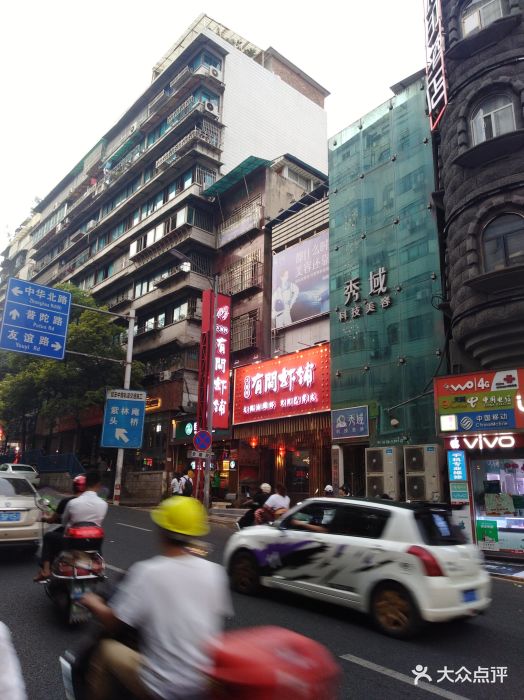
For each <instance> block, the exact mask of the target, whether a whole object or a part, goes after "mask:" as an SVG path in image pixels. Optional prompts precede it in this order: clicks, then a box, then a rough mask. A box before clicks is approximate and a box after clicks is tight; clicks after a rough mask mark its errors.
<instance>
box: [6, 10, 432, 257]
mask: <svg viewBox="0 0 524 700" xmlns="http://www.w3.org/2000/svg"><path fill="white" fill-rule="evenodd" d="M201 12H204V13H206V14H208V15H210V16H211V17H212V18H213V19H215V20H217V21H218V22H220V23H222V24H224V25H226V26H227V27H229V28H230V29H232V30H233V31H235V32H237V34H240V35H242V36H244V37H245V38H246V39H248V40H249V41H251V42H253V43H254V44H256V45H257V46H259V47H260V48H262V49H266V48H268V47H269V46H273V47H274V48H275V49H277V51H279V52H280V53H282V54H283V55H284V56H286V58H288V59H289V60H290V61H292V62H293V63H295V64H296V65H297V66H299V67H300V68H301V69H302V70H304V71H305V72H306V73H308V74H309V75H310V76H311V77H312V78H314V79H315V80H316V81H317V82H319V83H320V84H321V85H322V86H324V87H325V88H326V89H327V90H329V91H330V92H331V96H330V97H329V98H328V99H327V101H326V109H327V114H328V136H332V135H333V134H335V133H337V132H338V131H340V130H341V129H343V128H344V127H345V126H347V125H348V124H350V123H352V122H353V121H355V120H356V119H358V118H359V117H360V116H362V115H363V114H365V113H366V112H368V111H370V110H371V109H373V108H374V107H376V106H377V105H378V104H380V103H381V102H384V101H385V100H387V99H388V97H389V96H390V94H391V93H390V90H389V86H391V85H393V84H395V83H396V82H398V81H399V80H401V79H402V78H405V77H407V76H408V75H411V74H412V73H414V72H415V71H417V70H418V69H420V68H422V67H423V65H424V26H423V0H367V1H366V0H364V1H363V0H345V1H344V0H324V1H323V2H318V1H315V2H313V1H311V0H300V1H298V2H297V1H296V0H263V1H262V2H257V3H251V2H246V1H245V0H243V1H240V0H214V2H203V3H202V4H201V5H199V3H198V2H191V1H190V0H188V1H187V2H184V1H183V0H152V1H151V2H144V1H143V0H90V2H85V3H84V2H82V3H81V2H75V1H71V0H15V2H10V1H9V0H5V1H4V2H2V3H1V5H0V66H1V69H0V70H1V74H0V77H1V83H0V85H1V94H2V108H1V109H0V127H1V134H2V156H1V168H0V171H1V174H0V177H1V195H0V246H1V247H0V252H1V251H2V250H3V249H4V247H5V245H7V242H8V239H7V234H8V233H9V232H11V233H14V230H15V229H16V227H17V226H18V225H19V224H20V223H21V222H22V221H23V219H24V218H25V217H26V216H27V215H28V214H29V211H30V208H31V205H32V204H33V202H34V199H35V197H40V198H43V197H44V196H45V195H46V194H47V193H48V192H49V191H50V190H51V189H52V187H53V186H54V185H55V184H57V182H58V181H59V180H60V179H61V178H62V177H63V176H64V175H65V174H66V173H67V172H68V171H69V170H70V169H71V168H72V167H73V166H74V165H75V164H76V163H77V162H78V161H79V160H80V159H81V158H82V157H83V156H84V155H85V154H86V153H87V152H88V151H89V150H90V148H91V147H92V146H93V145H94V144H95V143H96V142H97V141H98V140H99V139H100V138H101V136H102V135H103V134H104V133H105V132H106V131H108V130H109V128H110V127H111V126H112V125H113V123H114V122H115V121H116V120H117V118H118V117H120V116H121V115H122V114H123V113H124V112H125V111H126V109H127V108H128V107H129V106H130V105H131V103H132V102H133V101H134V100H135V99H136V98H137V97H138V96H139V94H140V93H141V92H142V91H143V90H144V89H145V88H146V87H147V86H148V84H149V83H150V81H151V69H152V67H153V65H154V64H155V63H156V62H157V61H158V59H159V58H160V57H161V56H162V55H163V54H164V53H165V52H166V51H167V50H168V49H169V48H170V46H171V45H172V44H173V43H174V41H175V40H176V39H177V38H178V37H179V36H180V35H181V34H182V33H183V31H184V30H185V29H186V28H187V27H188V26H189V24H191V22H192V21H193V20H194V19H196V17H197V16H198V15H199V14H200V13H201Z"/></svg>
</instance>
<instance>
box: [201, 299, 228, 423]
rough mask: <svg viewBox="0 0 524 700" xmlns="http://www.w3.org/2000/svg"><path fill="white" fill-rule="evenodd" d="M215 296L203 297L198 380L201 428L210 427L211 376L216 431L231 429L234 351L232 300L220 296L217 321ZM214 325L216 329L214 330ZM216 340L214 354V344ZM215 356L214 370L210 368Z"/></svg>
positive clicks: (217, 302) (217, 303) (217, 304)
mask: <svg viewBox="0 0 524 700" xmlns="http://www.w3.org/2000/svg"><path fill="white" fill-rule="evenodd" d="M213 311H214V292H212V291H211V290H209V289H206V290H204V292H203V293H202V341H201V345H200V360H199V364H200V371H199V376H198V382H199V390H198V401H199V410H198V411H197V420H198V421H199V425H202V426H204V427H205V428H206V429H207V428H208V425H207V405H208V403H207V402H208V393H209V384H210V381H209V376H210V375H211V384H212V391H211V401H212V403H213V426H212V427H213V429H214V430H215V429H227V428H229V395H230V379H229V354H230V351H231V297H228V296H226V295H225V294H217V301H216V316H215V318H213ZM213 325H214V328H213ZM213 338H214V344H215V347H214V353H213V352H212V350H213V348H212V347H211V344H212V343H213ZM213 355H214V361H213V366H212V367H210V364H211V360H212V357H213Z"/></svg>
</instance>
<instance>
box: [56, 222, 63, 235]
mask: <svg viewBox="0 0 524 700" xmlns="http://www.w3.org/2000/svg"><path fill="white" fill-rule="evenodd" d="M62 228H63V226H62V224H61V223H60V224H57V225H56V232H57V233H60V231H61V230H62Z"/></svg>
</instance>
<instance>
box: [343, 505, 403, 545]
mask: <svg viewBox="0 0 524 700" xmlns="http://www.w3.org/2000/svg"><path fill="white" fill-rule="evenodd" d="M389 516H390V513H389V511H387V510H380V509H379V508H365V507H362V508H361V507H359V506H344V507H343V508H340V509H339V510H338V512H337V516H336V518H335V523H334V527H333V532H336V533H337V534H340V535H350V536H352V537H371V538H373V539H377V538H379V537H380V536H381V535H382V533H383V531H384V528H385V526H386V522H387V520H388V518H389Z"/></svg>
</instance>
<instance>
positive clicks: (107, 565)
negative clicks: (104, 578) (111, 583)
mask: <svg viewBox="0 0 524 700" xmlns="http://www.w3.org/2000/svg"><path fill="white" fill-rule="evenodd" d="M106 569H109V570H110V571H116V573H117V574H127V569H120V568H118V566H113V565H112V564H106Z"/></svg>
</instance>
